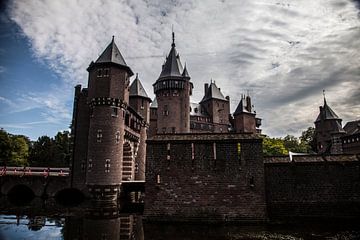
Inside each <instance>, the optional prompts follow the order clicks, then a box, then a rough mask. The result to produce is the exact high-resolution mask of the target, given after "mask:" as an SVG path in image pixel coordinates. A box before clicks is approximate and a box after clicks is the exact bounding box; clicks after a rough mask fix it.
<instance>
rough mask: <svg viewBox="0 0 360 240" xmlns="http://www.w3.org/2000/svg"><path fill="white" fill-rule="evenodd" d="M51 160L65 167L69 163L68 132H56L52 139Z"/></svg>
mask: <svg viewBox="0 0 360 240" xmlns="http://www.w3.org/2000/svg"><path fill="white" fill-rule="evenodd" d="M53 145H54V146H53V147H54V152H53V154H54V156H53V161H54V163H55V164H56V165H57V166H59V167H60V166H62V167H67V166H69V163H70V133H69V131H63V132H58V133H57V134H56V136H55V138H54V140H53Z"/></svg>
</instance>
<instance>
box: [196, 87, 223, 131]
mask: <svg viewBox="0 0 360 240" xmlns="http://www.w3.org/2000/svg"><path fill="white" fill-rule="evenodd" d="M204 88H205V93H204V97H203V99H202V100H201V102H200V104H201V106H202V107H203V108H204V109H205V111H206V112H207V113H208V114H209V115H210V116H211V120H212V122H213V123H214V131H215V132H228V128H229V124H230V122H229V114H230V103H229V102H230V101H229V100H230V99H229V97H224V95H223V94H222V93H221V90H220V88H218V87H217V86H216V84H215V82H213V81H211V82H210V85H209V84H207V83H205V86H204Z"/></svg>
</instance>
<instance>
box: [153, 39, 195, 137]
mask: <svg viewBox="0 0 360 240" xmlns="http://www.w3.org/2000/svg"><path fill="white" fill-rule="evenodd" d="M172 34H173V42H172V44H171V50H170V53H169V55H168V56H167V58H166V62H165V64H164V65H163V66H162V71H161V74H160V76H159V78H158V79H157V81H156V82H155V83H154V84H153V86H154V92H155V95H156V99H157V104H158V108H157V116H158V121H157V133H189V132H190V95H191V93H192V88H193V85H192V83H191V82H190V76H189V74H188V72H187V70H186V66H185V68H183V67H182V64H181V61H180V56H179V54H178V53H177V51H176V48H175V35H174V33H172Z"/></svg>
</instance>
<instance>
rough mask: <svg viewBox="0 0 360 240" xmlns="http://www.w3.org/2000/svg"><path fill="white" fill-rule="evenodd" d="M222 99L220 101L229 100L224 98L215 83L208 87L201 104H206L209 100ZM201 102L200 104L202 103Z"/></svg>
mask: <svg viewBox="0 0 360 240" xmlns="http://www.w3.org/2000/svg"><path fill="white" fill-rule="evenodd" d="M213 98H215V99H220V100H224V101H227V99H226V98H225V97H224V95H223V94H222V93H221V91H220V88H218V87H217V86H216V84H215V82H211V83H210V86H209V87H208V89H207V90H206V93H205V96H204V97H203V99H202V100H201V102H204V101H206V100H209V99H213ZM201 102H200V103H201Z"/></svg>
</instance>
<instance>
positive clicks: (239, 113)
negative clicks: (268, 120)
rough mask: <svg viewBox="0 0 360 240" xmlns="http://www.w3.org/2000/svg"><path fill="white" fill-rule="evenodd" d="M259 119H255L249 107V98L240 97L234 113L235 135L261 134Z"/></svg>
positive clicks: (254, 113) (252, 110)
mask: <svg viewBox="0 0 360 240" xmlns="http://www.w3.org/2000/svg"><path fill="white" fill-rule="evenodd" d="M260 125H261V119H260V118H256V112H255V111H254V109H253V106H252V105H251V98H250V96H246V97H245V95H242V96H241V100H240V102H239V105H238V106H237V108H236V110H235V112H234V130H235V132H237V133H261V130H260V129H259V127H260Z"/></svg>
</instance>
